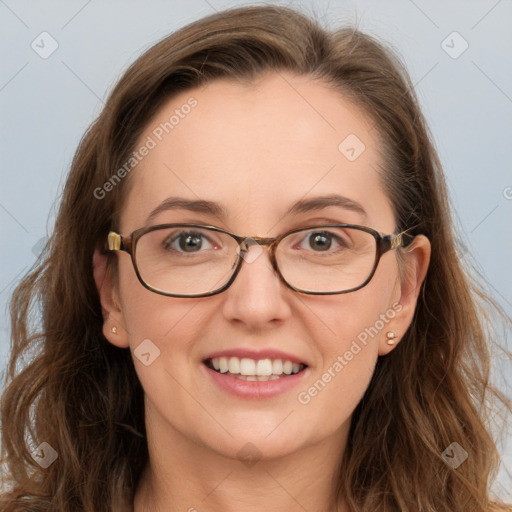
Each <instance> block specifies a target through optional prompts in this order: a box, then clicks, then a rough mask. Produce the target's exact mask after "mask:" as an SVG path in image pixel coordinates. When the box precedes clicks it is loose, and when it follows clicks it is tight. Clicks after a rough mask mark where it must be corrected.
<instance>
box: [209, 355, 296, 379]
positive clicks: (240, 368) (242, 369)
mask: <svg viewBox="0 0 512 512" xmlns="http://www.w3.org/2000/svg"><path fill="white" fill-rule="evenodd" d="M211 362H212V366H213V367H214V368H215V369H216V370H218V371H220V373H227V372H229V373H234V374H240V375H254V376H261V377H263V376H270V375H277V376H279V375H282V374H283V373H284V374H286V375H291V374H295V373H298V372H299V371H300V370H301V368H302V366H303V365H301V364H300V363H293V362H292V361H286V360H282V359H259V360H254V359H249V358H248V357H243V358H242V359H240V358H238V357H214V358H213V359H212V360H211Z"/></svg>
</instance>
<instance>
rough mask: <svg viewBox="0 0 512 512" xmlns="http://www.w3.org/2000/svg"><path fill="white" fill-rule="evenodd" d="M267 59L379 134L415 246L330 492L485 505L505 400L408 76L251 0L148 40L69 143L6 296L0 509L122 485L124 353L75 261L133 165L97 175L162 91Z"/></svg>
mask: <svg viewBox="0 0 512 512" xmlns="http://www.w3.org/2000/svg"><path fill="white" fill-rule="evenodd" d="M284 70H288V71H292V72H294V73H297V74H300V75H308V76H310V77H312V78H313V79H317V80H320V81H322V82H323V83H325V84H327V85H329V86H330V87H333V88H334V89H335V90H338V91H339V92H340V93H341V94H343V95H345V96H346V97H348V98H349V99H350V100H351V101H353V102H354V103H355V104H357V105H359V106H360V107H361V108H362V109H363V110H364V111H365V112H366V113H367V115H368V116H369V117H370V118H371V119H372V120H373V122H374V123H375V127H376V130H377V133H378V134H379V136H380V137H381V138H382V140H383V141H384V147H386V148H387V151H386V154H385V165H384V169H383V176H384V184H385V187H386V191H387V193H388V195H389V197H390V198H391V199H392V204H393V205H394V208H395V211H394V213H395V218H396V224H397V226H396V228H397V230H398V231H401V230H404V229H410V232H411V234H419V233H422V234H424V235H426V236H427V237H428V238H429V239H430V241H431V244H432V256H431V263H430V268H429V271H428V274H427V278H426V281H425V283H424V285H423V288H422V292H421V294H420V297H419V301H418V304H417V310H416V313H415V317H414V320H413V322H412V325H411V326H410V328H409V330H408V331H407V333H406V335H405V337H404V339H403V341H402V342H401V343H400V345H399V346H398V347H397V349H396V350H394V351H393V352H392V353H391V354H390V355H388V356H386V357H381V358H379V360H378V363H377V367H376V370H375V374H374V376H373V379H372V381H371V383H370V386H369V388H368V390H367V392H366V394H365V396H364V397H363V399H362V401H361V402H360V403H359V405H358V406H357V408H356V410H355V412H354V415H353V419H352V424H351V431H350V436H349V443H348V446H347V450H346V452H345V454H344V459H343V461H340V464H342V468H343V475H344V478H343V481H341V482H340V484H339V493H340V496H343V497H344V498H345V500H346V502H347V503H348V504H349V506H350V508H351V510H353V511H358V512H375V511H382V512H391V511H399V510H402V511H403V510H409V511H415V512H417V511H423V512H427V511H428V512H434V511H435V512H448V511H449V512H457V511H458V512H468V511H480V512H483V511H486V512H488V511H489V510H501V509H502V508H500V505H498V504H493V503H492V501H491V499H490V497H489V486H490V482H491V477H492V476H493V475H494V472H495V471H496V469H497V466H498V461H499V456H498V452H497V450H496V445H495V442H494V440H493V438H492V437H491V435H490V430H489V428H490V427H489V424H488V423H489V418H490V417H491V416H490V408H489V407H490V404H491V398H492V399H494V400H502V401H503V403H505V404H506V405H507V407H509V406H510V403H509V402H507V401H506V398H505V397H504V396H503V395H501V394H500V393H499V392H498V391H496V390H495V389H494V388H493V387H492V386H491V385H490V383H489V369H490V351H489V349H490V346H491V345H490V344H491V342H492V340H491V338H490V337H489V334H488V333H487V331H486V329H485V324H484V319H483V316H482V314H483V309H482V303H484V304H486V303H488V302H489V301H487V300H486V299H485V296H484V295H483V294H482V293H481V291H480V287H479V285H478V283H476V282H475V281H474V280H473V278H472V277H470V274H469V273H468V272H467V271H466V270H465V269H464V268H463V266H462V264H461V261H460V258H459V257H458V253H457V251H456V244H455V238H454V230H453V227H452V223H451V218H450V211H449V204H448V200H447V193H446V188H445V183H444V178H443V174H442V170H441V167H440V163H439V160H438V157H437V155H436V152H435V149H434V147H433V145H432V142H431V138H430V136H429V133H428V130H427V127H426V123H425V120H424V118H423V116H422V114H421V112H420V109H419V106H418V102H417V100H416V98H415V95H414V91H413V87H412V84H411V81H410V79H409V78H408V75H407V73H406V71H405V70H404V68H403V66H402V65H401V64H400V62H399V61H398V60H397V58H396V57H394V56H393V54H392V53H391V52H390V51H388V50H387V49H386V48H385V47H384V46H383V45H382V44H381V43H379V42H377V41H376V40H374V39H373V38H372V37H370V36H368V35H366V34H363V33H361V32H360V31H358V30H355V29H352V28H345V29H340V30H335V31H328V30H324V29H323V28H321V27H320V25H319V24H317V23H316V22H315V21H314V20H312V19H310V18H309V17H307V16H304V15H302V14H301V13H299V12H297V11H294V10H291V9H288V8H284V7H276V6H254V7H243V8H237V9H231V10H228V11H224V12H221V13H217V14H215V15H213V16H210V17H207V18H204V19H201V20H199V21H197V22H195V23H192V24H190V25H188V26H186V27H185V28H183V29H181V30H179V31H177V32H176V33H174V34H172V35H171V36H169V37H167V38H165V39H164V40H162V41H161V42H159V43H158V44H156V45H155V46H153V47H152V48H150V49H149V50H148V51H147V52H146V53H144V54H143V55H142V56H141V57H140V58H139V59H137V60H136V62H135V63H134V64H132V65H131V67H130V68H129V69H128V70H127V71H126V73H125V74H124V75H123V77H122V78H121V79H120V81H119V82H118V84H117V86H116V87H115V88H114V90H113V91H112V93H111V94H110V97H109V98H108V101H107V103H106V105H105V108H104V109H103V111H102V112H101V114H100V115H99V117H98V118H97V119H96V121H95V122H94V123H93V124H92V125H91V127H90V128H89V129H88V131H87V133H86V134H85V136H84V137H83V139H82V141H81V143H80V145H79V147H78V150H77V152H76V155H75V158H74V160H73V163H72V166H71V170H70V173H69V177H68V179H67V182H66V185H65V189H64V193H63V197H62V202H61V204H60V210H59V214H58V218H57V220H56V224H55V229H54V232H53V235H52V236H51V238H50V240H49V242H48V244H47V247H46V249H45V251H44V253H43V255H42V256H41V258H40V259H39V260H38V262H37V264H36V266H35V268H33V269H32V270H31V271H30V273H29V274H28V275H27V276H26V277H25V278H24V279H23V280H22V281H21V283H20V284H19V286H18V287H17V288H16V290H15V292H14V294H13V298H12V303H11V313H12V339H13V349H12V354H11V359H10V363H9V367H8V375H7V379H8V382H7V383H6V388H5V391H4V393H3V397H2V425H3V444H2V460H3V463H4V464H5V469H6V471H4V487H5V489H4V494H3V495H2V498H1V502H0V504H1V509H2V510H3V511H6V512H15V511H26V510H31V511H41V512H42V511H45V512H47V511H59V512H85V511H87V512H92V511H94V512H106V511H110V510H113V509H114V510H117V509H118V508H120V507H121V506H122V505H121V504H122V503H123V501H122V500H123V497H124V496H128V498H129V499H131V498H132V497H133V493H134V490H135V487H136V484H137V481H138V479H139V476H140V474H141V471H142V469H143V468H144V466H145V465H146V464H147V462H148V451H147V445H146V439H145V425H144V410H143V390H142V388H141V385H140V383H139V381H138V378H137V375H136V373H135V370H134V366H133V363H132V360H131V356H130V352H129V351H128V350H126V349H124V350H123V349H118V348H116V347H114V346H113V345H111V344H110V343H108V342H107V341H106V339H105V338H104V336H103V334H102V324H103V316H102V310H101V306H100V302H99V298H98V293H97V290H96V287H95V284H94V280H93V273H92V258H93V252H94V250H95V248H97V247H103V245H104V241H105V239H106V236H107V233H108V232H109V230H110V229H112V228H113V227H115V225H116V223H117V221H118V216H119V211H120V208H121V206H122V202H123V198H124V197H125V195H126V191H127V186H128V184H129V183H130V182H131V181H132V180H131V179H130V176H131V175H132V174H133V173H132V174H129V176H128V177H127V178H125V179H122V180H119V182H117V181H116V182H115V186H114V185H113V186H112V187H109V190H108V193H105V194H103V193H101V194H100V193H98V190H99V189H102V190H105V188H104V184H105V183H106V182H107V181H109V180H111V179H112V176H113V175H114V173H116V171H117V170H118V169H120V168H121V167H122V166H123V165H124V164H125V163H126V161H127V160H128V159H129V158H130V154H131V153H132V152H133V151H134V145H135V143H136V141H137V139H138V138H139V136H140V134H141V133H142V131H143V130H144V128H145V127H146V126H147V123H148V122H149V120H150V119H151V118H152V116H153V115H154V114H155V112H156V111H157V110H158V109H159V107H160V106H161V105H162V104H163V102H164V101H167V100H168V99H169V98H170V97H172V95H173V94H175V93H178V92H181V91H183V90H184V89H189V88H192V87H195V86H198V85H202V84H205V83H207V82H209V81H212V80H215V79H217V78H221V77H223V78H233V79H238V80H246V81H248V82H249V81H250V80H252V79H254V78H257V77H258V75H260V74H261V73H262V72H267V71H274V72H277V73H279V72H281V71H284ZM134 172H136V170H135V171H134ZM111 183H112V182H111ZM95 191H96V194H95ZM99 196H102V197H99ZM114 261H115V260H113V261H110V270H111V271H112V272H114V273H115V271H116V269H115V267H114ZM454 441H456V442H458V443H459V444H460V445H461V446H462V447H463V448H464V449H465V451H466V452H467V453H468V455H469V456H468V458H467V460H466V461H465V462H464V463H463V464H462V465H460V466H459V467H458V468H457V469H453V468H452V467H450V465H448V464H447V463H446V462H445V459H444V458H443V457H442V452H443V450H445V448H446V447H448V446H449V445H450V444H451V443H452V442H454ZM43 442H45V443H48V445H49V446H50V447H52V448H53V449H54V450H55V451H56V452H57V454H58V459H57V460H56V461H55V462H54V463H53V464H51V465H50V466H49V467H47V468H42V467H41V466H40V465H39V464H38V463H37V462H36V460H35V459H34V458H33V456H32V455H31V453H32V451H33V450H34V447H36V446H40V443H43ZM42 446H43V447H46V448H47V445H42ZM39 449H41V446H40V448H39ZM36 458H37V457H36Z"/></svg>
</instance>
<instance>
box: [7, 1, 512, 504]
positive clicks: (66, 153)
mask: <svg viewBox="0 0 512 512" xmlns="http://www.w3.org/2000/svg"><path fill="white" fill-rule="evenodd" d="M245 3H249V2H242V1H231V2H225V1H220V0H190V1H188V2H187V3H186V4H185V3H184V2H178V1H152V2H143V1H140V0H139V1H100V0H90V1H87V0H83V1H75V0H72V1H69V0H68V1H60V2H58V1H48V0H47V1H38V2H33V1H25V0H0V48H1V54H0V59H1V60H0V62H1V67H0V116H1V117H0V119H1V124H0V130H1V132H0V134H1V135H0V169H1V177H0V180H1V181H0V183H1V186H0V229H1V231H0V235H1V241H2V243H1V244H0V258H1V260H0V261H1V265H0V306H1V307H2V310H1V314H0V319H1V322H0V329H1V331H0V366H1V367H4V362H5V361H6V357H7V353H8V347H9V319H8V315H7V312H6V308H7V303H8V299H9V295H10V293H11V292H12V290H13V288H14V286H15V284H16V282H17V281H18V280H19V278H20V276H21V275H23V274H24V273H25V272H26V271H27V270H28V268H29V267H30V266H31V265H32V263H33V262H34V260H35V254H37V252H38V250H39V248H40V241H41V239H42V238H44V237H45V236H47V233H48V231H49V230H51V226H52V223H53V218H54V217H53V213H54V208H55V205H56V198H57V197H58V194H59V192H60V189H61V187H62V185H63V183H64V179H65V176H66V172H67V170H68V168H69V164H70V161H71V158H72V155H73V153H74V151H75V149H76V146H77V144H78V142H79V140H80V138H81V136H82V135H83V133H84V131H85V129H86V128H87V126H88V125H89V124H90V123H91V121H92V120H93V119H94V118H95V117H96V116H97V115H98V113H99V112H100V110H101V108H102V104H103V103H102V100H103V99H104V98H105V97H106V93H107V91H109V90H110V89H111V87H112V85H113V84H114V83H115V81H116V79H117V78H118V77H119V75H120V74H121V72H122V71H123V70H124V69H125V68H126V67H127V65H128V64H129V63H131V62H132V61H133V60H134V59H135V58H136V57H137V56H138V55H139V54H140V53H141V52H142V51H143V50H145V49H146V48H148V47H149V46H151V45H152V44H153V43H155V42H156V41H157V40H159V39H160V38H162V37H163V36H165V35H167V34H169V33H170V32H172V31H174V30H175V29H177V28H179V27H181V26H183V25H185V24H186V23H189V22H191V21H193V20H195V19H197V18H200V17H202V16H204V15H207V14H210V13H212V12H214V11H216V10H221V9H223V8H225V7H231V6H238V5H242V4H245ZM277 3H283V2H277ZM288 5H291V6H303V8H304V10H305V11H306V12H307V13H317V14H318V16H319V18H320V19H321V20H323V21H325V22H327V23H329V24H330V25H331V26H338V25H341V24H345V23H348V24H352V25H353V24H357V25H358V26H359V27H360V28H361V29H363V30H365V31H368V32H370V33H372V34H374V35H377V36H380V37H381V38H382V39H383V40H384V41H387V42H388V43H389V44H390V45H391V46H392V47H393V48H394V49H395V51H396V52H397V53H398V54H399V55H401V57H402V58H403V59H404V61H405V62H406V65H407V67H408V69H409V71H410V74H411V76H412V79H413V82H414V83H415V84H416V90H417V93H418V95H419V98H420V101H421V104H422V106H423V110H424V113H425V115H426V116H427V119H428V121H429V123H430V126H431V129H432V132H433V135H434V138H435V141H436V144H437V148H438V150H439V154H440V157H441V160H442V163H443V165H444V169H445V172H446V176H447V180H448V184H449V192H450V195H451V199H452V201H453V205H454V214H455V220H456V222H457V224H458V226H459V229H460V230H461V233H462V235H463V236H462V238H463V242H464V243H465V244H466V245H467V246H468V248H469V250H470V252H471V254H472V255H473V256H474V258H475V260H476V262H477V265H478V267H479V269H480V271H481V273H482V274H483V276H484V277H485V280H486V283H487V287H488V291H490V292H491V293H492V295H493V296H494V297H495V299H496V300H497V301H498V302H499V304H500V305H501V306H502V307H503V308H504V310H505V311H506V312H507V314H508V315H509V316H510V315H512V286H511V285H512V268H511V255H512V236H511V234H512V230H511V227H512V222H511V220H512V188H511V187H512V171H511V169H512V165H511V163H512V153H511V146H512V31H511V30H510V27H511V26H512V2H511V1H510V0H498V1H496V0H481V1H467V0H466V1H462V0H460V1H450V2H446V1H440V0H436V1H430V2H426V1H424V0H423V1H421V0H415V1H412V0H396V1H382V0H380V1H379V0H374V1H370V0H365V1H359V2H354V1H341V0H331V1H325V0H324V1H318V2H315V3H314V4H313V2H312V1H309V2H288ZM43 31H46V32H48V33H49V34H51V36H52V37H53V38H54V39H55V40H56V41H57V43H58V45H59V46H58V49H57V50H56V51H55V53H53V54H52V55H51V56H50V57H49V58H47V59H42V58H41V57H40V56H39V55H38V54H37V53H36V52H35V51H34V50H33V49H32V48H31V43H32V41H33V40H34V39H35V38H36V37H37V36H39V34H41V32H43ZM453 31H457V32H458V33H459V34H460V35H461V36H462V37H463V38H464V40H466V41H467V43H468V44H469V47H468V49H467V50H466V51H465V52H464V53H463V54H462V55H461V56H460V57H458V58H457V59H453V58H452V57H450V56H449V55H448V54H447V53H446V52H445V51H444V50H443V48H442V47H441V43H442V41H443V40H445V39H446V38H447V36H448V35H449V34H451V33H452V32H453ZM455 37H457V36H455ZM452 39H453V37H452V38H451V39H448V41H449V42H448V44H450V45H451V44H452V43H451V42H450V41H451V40H452ZM453 41H454V43H453V45H454V50H453V51H456V50H457V49H458V48H461V46H460V44H461V41H460V40H459V41H457V39H456V38H455V39H453ZM70 257H72V255H70ZM508 346H509V348H511V343H510V340H509V341H508ZM507 371H508V372H510V371H511V368H510V365H509V366H508V367H507ZM506 378H507V379H508V382H509V384H512V376H511V375H510V373H509V374H508V376H507V377H506ZM508 393H509V394H510V390H508ZM502 453H503V454H504V455H505V466H506V467H507V468H508V474H507V473H506V471H504V470H503V471H502V472H501V474H500V478H499V482H498V484H497V486H496V492H497V493H498V494H500V496H502V497H508V498H509V499H512V476H511V474H512V455H511V454H512V438H511V437H508V447H502Z"/></svg>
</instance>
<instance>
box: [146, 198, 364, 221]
mask: <svg viewBox="0 0 512 512" xmlns="http://www.w3.org/2000/svg"><path fill="white" fill-rule="evenodd" d="M330 206H337V207H339V208H343V209H345V210H350V211H353V212H355V213H358V214H359V215H361V216H362V217H363V218H364V219H365V220H367V219H368V214H367V213H366V210H365V209H364V208H363V206H362V205H361V204H360V203H358V202H357V201H353V200H352V199H349V198H348V197H344V196H341V195H339V194H329V195H326V196H318V197H313V198H311V199H300V200H298V201H296V202H295V203H293V204H292V206H291V207H290V208H289V209H288V210H287V211H286V212H285V216H287V215H297V214H300V213H308V212H314V211H319V210H323V209H325V208H328V207H330ZM175 209H182V210H188V211H190V212H195V213H205V214H208V215H213V216H215V217H219V218H224V219H225V218H226V217H227V216H228V215H227V211H226V209H225V208H224V207H222V206H221V205H220V204H219V203H215V202H213V201H207V200H205V199H185V198H182V197H168V198H167V199H165V200H164V201H162V202H161V203H160V204H159V205H158V206H157V207H156V208H155V209H154V210H152V211H151V213H150V214H149V216H148V219H147V220H148V221H150V220H152V219H153V218H154V217H156V216H157V215H158V214H159V213H161V212H163V211H168V210H175Z"/></svg>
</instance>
